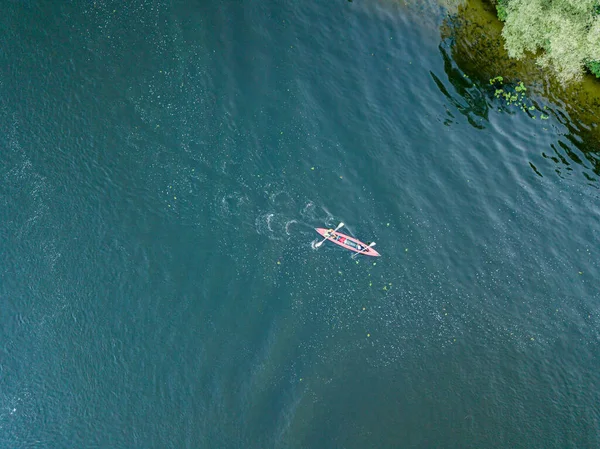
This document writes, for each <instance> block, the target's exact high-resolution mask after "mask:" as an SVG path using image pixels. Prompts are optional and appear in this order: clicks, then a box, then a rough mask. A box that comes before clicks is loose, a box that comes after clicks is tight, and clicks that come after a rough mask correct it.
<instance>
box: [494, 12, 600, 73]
mask: <svg viewBox="0 0 600 449" xmlns="http://www.w3.org/2000/svg"><path fill="white" fill-rule="evenodd" d="M499 5H500V6H501V8H502V9H504V10H505V12H506V14H505V19H506V20H505V24H504V29H503V31H502V34H503V36H504V38H505V40H506V49H507V50H508V54H509V56H511V57H515V58H519V59H520V58H522V57H523V56H524V55H525V53H526V52H529V53H533V54H538V55H539V56H538V58H537V62H538V63H539V64H540V65H542V66H543V67H548V68H553V69H554V70H556V73H557V75H558V78H559V79H560V80H562V81H564V82H568V81H571V80H573V79H576V78H579V77H580V76H581V74H582V73H583V69H584V66H587V67H588V68H589V69H590V70H592V71H594V69H596V70H597V72H596V74H597V76H600V14H599V12H600V6H599V2H598V0H501V1H500V2H499ZM501 8H498V9H499V10H500V9H501Z"/></svg>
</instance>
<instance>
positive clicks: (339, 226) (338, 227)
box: [315, 223, 344, 248]
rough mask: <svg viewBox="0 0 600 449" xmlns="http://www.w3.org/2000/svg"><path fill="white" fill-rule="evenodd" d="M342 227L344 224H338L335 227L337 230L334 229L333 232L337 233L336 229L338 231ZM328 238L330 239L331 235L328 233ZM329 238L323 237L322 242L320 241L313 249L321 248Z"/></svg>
mask: <svg viewBox="0 0 600 449" xmlns="http://www.w3.org/2000/svg"><path fill="white" fill-rule="evenodd" d="M342 226H344V223H340V224H339V225H337V228H335V229H334V230H333V232H335V231H337V230H338V229H340V228H341V227H342ZM329 237H331V233H329ZM329 237H325V238H324V239H323V240H321V241H320V242H319V243H317V244H316V245H315V248H318V247H319V246H321V245H322V244H323V243H325V240H327V239H328V238H329Z"/></svg>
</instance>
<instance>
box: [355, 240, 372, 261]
mask: <svg viewBox="0 0 600 449" xmlns="http://www.w3.org/2000/svg"><path fill="white" fill-rule="evenodd" d="M375 245H376V243H375V242H371V243H369V246H367V247H366V248H363V249H362V250H360V251H359V252H357V253H354V254H353V255H352V257H351V259H354V258H355V257H356V256H358V255H359V254H362V253H364V252H365V251H367V250H368V249H369V248H373V247H374V246H375Z"/></svg>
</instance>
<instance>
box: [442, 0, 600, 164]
mask: <svg viewBox="0 0 600 449" xmlns="http://www.w3.org/2000/svg"><path fill="white" fill-rule="evenodd" d="M502 26H503V24H502V22H501V21H500V20H498V18H497V16H496V9H495V7H494V6H493V5H492V4H491V3H490V2H489V1H486V0H467V1H465V2H464V3H463V4H462V5H460V6H459V8H458V11H457V13H456V14H453V15H451V16H449V17H448V18H447V19H446V20H445V22H444V23H443V25H442V27H441V35H442V40H443V42H444V43H445V45H446V46H447V47H448V49H449V51H451V52H452V59H453V60H454V63H455V64H456V65H457V66H458V68H459V69H460V71H462V72H463V73H464V76H465V77H466V78H468V79H469V80H471V81H472V82H474V83H476V84H478V85H485V84H489V80H490V79H492V78H495V77H497V76H502V77H503V78H504V80H505V82H506V83H517V82H523V83H524V85H525V86H526V87H527V98H528V99H529V100H530V101H531V103H532V104H534V105H538V106H539V107H541V108H542V107H544V106H546V107H547V108H548V109H547V110H544V112H545V113H546V114H548V115H549V116H550V122H552V123H554V124H555V126H563V127H564V131H563V134H564V135H566V136H575V137H574V138H573V139H570V140H574V141H575V143H576V145H577V146H578V148H579V149H580V150H581V152H582V153H583V155H584V157H585V158H586V159H587V161H588V163H585V165H586V166H588V167H589V166H590V164H591V170H592V171H593V172H594V173H595V174H596V175H598V176H600V163H599V162H598V160H597V157H598V154H599V152H600V147H599V146H598V143H597V142H598V138H600V128H599V127H598V110H599V108H600V83H599V82H598V81H597V80H596V78H595V77H594V76H592V75H587V74H586V75H584V76H583V79H582V80H581V81H578V82H573V83H571V84H568V85H565V84H562V83H560V82H559V81H558V80H557V79H556V77H555V76H554V75H553V74H552V73H551V72H550V71H548V70H545V69H543V68H541V67H540V66H539V65H538V64H536V62H535V60H533V59H531V58H524V59H520V60H518V59H514V58H510V57H509V55H508V52H507V50H506V48H505V41H504V38H503V36H502ZM490 95H491V96H493V89H490ZM542 105H543V106H542ZM523 117H524V119H526V118H527V115H525V113H524V115H523ZM570 159H571V160H573V161H574V162H577V163H583V161H581V160H579V161H578V158H577V157H571V158H570Z"/></svg>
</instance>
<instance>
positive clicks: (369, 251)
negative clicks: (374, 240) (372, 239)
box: [315, 228, 381, 257]
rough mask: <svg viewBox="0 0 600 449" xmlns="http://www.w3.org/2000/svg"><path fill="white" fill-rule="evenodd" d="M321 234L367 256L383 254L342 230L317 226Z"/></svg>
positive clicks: (316, 229)
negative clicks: (343, 232)
mask: <svg viewBox="0 0 600 449" xmlns="http://www.w3.org/2000/svg"><path fill="white" fill-rule="evenodd" d="M315 231H317V232H318V233H319V234H321V235H322V236H323V237H324V238H326V239H327V240H329V241H331V242H333V243H335V244H337V245H340V246H343V247H344V248H346V249H349V250H350V251H354V252H355V253H360V254H364V255H365V256H374V257H378V256H381V254H379V253H378V252H377V251H375V250H374V249H373V246H374V245H373V246H369V245H367V244H366V243H363V242H361V241H360V240H358V239H355V238H354V237H350V236H349V235H346V234H342V233H341V232H337V231H335V230H333V229H325V228H315Z"/></svg>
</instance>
